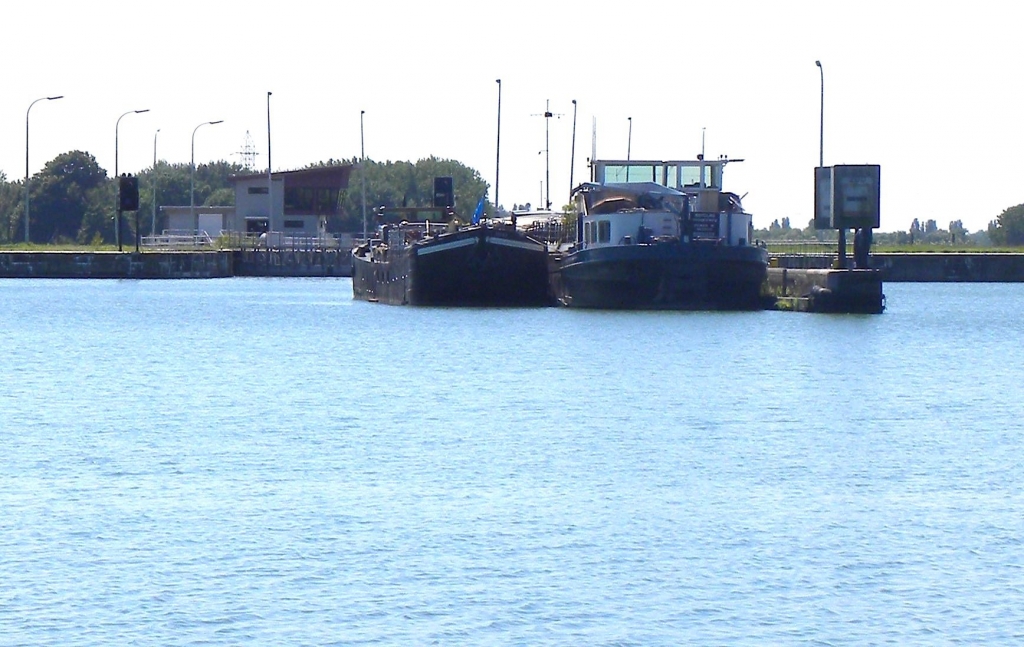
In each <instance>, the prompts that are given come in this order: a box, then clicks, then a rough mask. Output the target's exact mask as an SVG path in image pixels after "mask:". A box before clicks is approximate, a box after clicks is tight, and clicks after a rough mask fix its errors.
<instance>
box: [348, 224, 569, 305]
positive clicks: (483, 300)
mask: <svg viewBox="0 0 1024 647" xmlns="http://www.w3.org/2000/svg"><path fill="white" fill-rule="evenodd" d="M381 233H382V235H381V237H380V238H379V239H375V240H372V241H369V242H368V243H365V244H363V245H360V246H358V247H356V248H355V249H354V250H353V252H352V291H353V296H354V297H355V298H356V299H363V300H366V301H375V302H379V303H386V304H390V305H416V306H460V307H461V306H469V307H473V306H496V307H533V306H548V305H552V304H553V298H552V295H551V291H550V287H549V281H548V250H547V246H546V245H545V244H544V243H541V242H539V241H537V240H534V239H532V238H530V237H528V236H526V235H525V234H523V233H522V232H519V231H516V230H515V229H514V228H512V227H511V226H508V225H501V224H499V225H495V226H490V225H483V224H478V225H470V226H464V227H453V226H451V225H447V226H446V225H444V224H443V223H442V224H436V225H432V224H431V223H429V222H428V223H422V222H413V223H408V222H403V223H401V224H399V225H389V226H385V227H383V228H382V232H381Z"/></svg>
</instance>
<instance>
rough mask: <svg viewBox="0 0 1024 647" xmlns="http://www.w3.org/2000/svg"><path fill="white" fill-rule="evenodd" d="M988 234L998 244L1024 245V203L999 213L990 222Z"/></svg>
mask: <svg viewBox="0 0 1024 647" xmlns="http://www.w3.org/2000/svg"><path fill="white" fill-rule="evenodd" d="M988 235H989V237H990V238H991V239H992V242H993V243H994V244H996V245H1011V246H1017V245H1024V204H1018V205H1016V206H1014V207H1010V208H1009V209H1006V210H1005V211H1003V212H1002V213H1001V214H999V217H998V218H996V219H995V220H993V221H992V222H990V223H989V224H988Z"/></svg>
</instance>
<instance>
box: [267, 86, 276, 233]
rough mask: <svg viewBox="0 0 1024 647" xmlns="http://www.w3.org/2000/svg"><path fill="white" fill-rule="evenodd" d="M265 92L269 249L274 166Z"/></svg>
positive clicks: (268, 103)
mask: <svg viewBox="0 0 1024 647" xmlns="http://www.w3.org/2000/svg"><path fill="white" fill-rule="evenodd" d="M272 94H274V93H273V92H269V91H268V92H267V248H268V249H269V248H270V232H271V230H272V229H273V227H272V226H271V225H272V224H273V220H274V176H273V169H274V164H273V162H272V160H271V158H270V95H272Z"/></svg>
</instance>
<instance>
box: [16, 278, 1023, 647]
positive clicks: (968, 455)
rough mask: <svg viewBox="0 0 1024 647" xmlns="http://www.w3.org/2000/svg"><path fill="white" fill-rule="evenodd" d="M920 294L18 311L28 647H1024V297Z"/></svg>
mask: <svg viewBox="0 0 1024 647" xmlns="http://www.w3.org/2000/svg"><path fill="white" fill-rule="evenodd" d="M886 293H887V295H888V310H887V312H886V313H885V314H884V315H880V316H849V315H840V316H830V315H809V314H794V313H775V312H757V313H630V312H626V313H618V312H579V311H571V310H564V309H553V308H552V309H536V310H501V309H495V310H486V309H481V310H450V309H414V308H402V307H389V306H383V305H378V304H369V303H362V302H353V300H352V297H351V283H350V281H349V280H347V279H333V280H317V279H217V280H208V281H152V282H143V281H35V280H17V281H14V280H9V281H0V331H2V332H0V452H2V454H0V643H2V644H4V645H63V646H69V645H123V644H136V645H196V644H203V645H237V644H244V645H328V644H338V645H360V644H373V645H413V644H495V645H545V644H549V645H581V644H586V645H678V644H730V645H741V644H747V645H764V644H867V643H881V642H891V643H896V644H922V643H926V644H947V643H953V642H960V643H964V644H972V645H980V644H991V645H1004V644H1011V643H1019V642H1021V640H1022V639H1024V557H1022V555H1024V489H1022V488H1021V483H1022V482H1024V460H1022V456H1024V422H1022V421H1024V403H1022V400H1021V396H1020V393H1021V384H1024V345H1022V341H1024V285H981V284H974V285H967V284H892V285H887V286H886Z"/></svg>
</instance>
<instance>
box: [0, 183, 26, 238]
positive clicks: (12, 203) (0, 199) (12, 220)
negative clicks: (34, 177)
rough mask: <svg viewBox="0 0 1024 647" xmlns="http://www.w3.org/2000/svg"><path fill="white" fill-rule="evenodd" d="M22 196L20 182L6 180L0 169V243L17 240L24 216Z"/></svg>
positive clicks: (23, 193)
mask: <svg viewBox="0 0 1024 647" xmlns="http://www.w3.org/2000/svg"><path fill="white" fill-rule="evenodd" d="M24 197H25V192H24V190H23V188H22V184H21V182H8V181H7V176H6V175H5V174H4V172H3V171H0V243H12V242H14V241H16V240H17V235H18V232H19V229H20V227H21V223H22V222H23V220H24V216H25V212H24V211H23V209H24V204H23V201H24ZM22 239H24V234H22Z"/></svg>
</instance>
